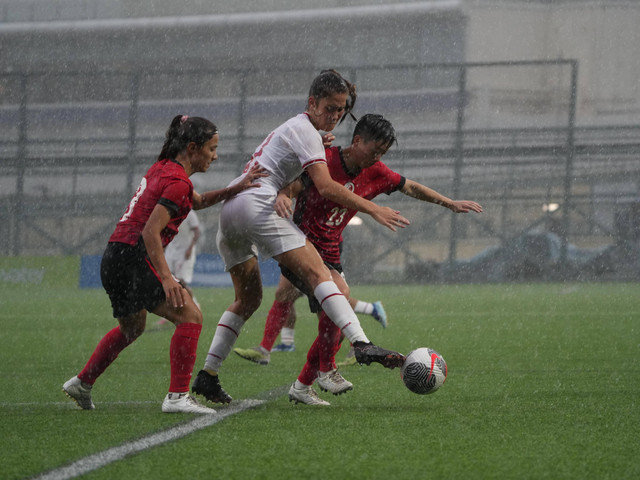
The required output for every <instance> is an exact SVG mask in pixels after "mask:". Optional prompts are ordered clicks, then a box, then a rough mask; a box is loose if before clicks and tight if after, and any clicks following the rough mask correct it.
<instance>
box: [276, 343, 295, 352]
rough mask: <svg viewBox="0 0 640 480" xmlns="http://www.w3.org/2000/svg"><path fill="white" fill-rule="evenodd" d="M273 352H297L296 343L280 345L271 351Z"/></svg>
mask: <svg viewBox="0 0 640 480" xmlns="http://www.w3.org/2000/svg"><path fill="white" fill-rule="evenodd" d="M271 351H272V352H295V351H296V345H295V344H294V343H279V344H278V345H276V346H275V347H273V348H272V349H271Z"/></svg>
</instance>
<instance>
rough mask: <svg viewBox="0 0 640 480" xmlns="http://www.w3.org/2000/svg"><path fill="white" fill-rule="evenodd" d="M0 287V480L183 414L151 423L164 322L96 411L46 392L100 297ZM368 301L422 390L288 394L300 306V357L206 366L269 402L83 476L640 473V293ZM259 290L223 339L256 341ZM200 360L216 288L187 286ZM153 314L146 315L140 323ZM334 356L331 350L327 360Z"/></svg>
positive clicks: (305, 338)
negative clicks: (316, 398)
mask: <svg viewBox="0 0 640 480" xmlns="http://www.w3.org/2000/svg"><path fill="white" fill-rule="evenodd" d="M48 278H49V277H46V279H45V280H46V281H45V283H43V284H40V285H29V284H7V283H2V284H0V289H1V292H2V294H1V295H0V306H1V309H0V326H1V331H2V333H1V336H0V349H1V351H2V362H1V363H0V373H1V378H2V386H3V389H2V390H3V398H2V400H1V401H0V416H1V418H2V421H1V422H0V446H1V447H2V452H3V453H2V459H1V460H0V472H2V474H1V475H0V476H2V478H24V477H28V476H32V475H36V474H38V473H41V472H45V471H48V470H51V469H54V468H56V467H60V466H62V465H65V464H69V463H70V462H72V461H74V460H77V459H80V458H82V457H84V456H87V455H90V454H92V453H96V452H100V451H102V450H104V449H106V448H109V447H113V446H117V445H120V444H122V443H123V442H126V441H130V440H135V439H139V438H143V437H144V436H146V435H148V434H150V433H153V432H158V431H162V430H165V429H167V428H170V427H171V426H174V425H177V424H179V423H182V422H184V421H185V420H188V419H191V418H193V417H190V416H188V418H187V417H185V416H172V415H165V414H162V413H161V412H160V403H161V401H162V398H163V397H164V395H165V393H166V389H167V386H168V377H169V362H168V347H169V339H170V336H171V330H170V329H167V330H161V331H149V332H147V333H146V334H145V335H144V336H143V337H141V338H140V339H139V340H138V341H137V342H136V343H135V344H134V345H132V346H131V347H129V348H128V349H127V350H125V351H124V352H123V353H122V354H121V356H120V358H118V360H117V361H116V363H115V364H114V365H112V366H111V368H109V369H108V370H107V372H106V373H105V374H104V375H103V376H102V377H101V378H100V379H99V380H98V382H97V383H96V386H95V388H94V402H95V403H96V405H97V409H96V410H95V411H91V412H85V411H81V410H77V409H75V408H74V407H73V406H72V404H71V403H70V402H68V401H67V400H66V399H65V397H64V396H63V394H62V393H61V390H60V387H61V385H62V383H63V382H64V381H65V380H67V379H68V378H69V377H70V376H72V375H73V374H75V373H77V372H78V371H79V370H80V369H81V368H82V366H83V365H84V362H85V361H86V360H87V358H88V356H89V355H90V353H91V351H92V350H93V348H94V347H95V344H96V343H97V341H98V340H99V339H100V338H101V336H102V335H103V334H104V333H105V332H106V331H107V330H108V329H109V328H111V326H112V325H113V324H114V321H113V319H112V318H111V315H110V311H109V305H108V300H107V298H106V295H105V294H104V293H103V292H102V291H100V290H79V289H77V288H76V285H75V284H74V283H73V282H70V281H65V280H63V279H64V278H67V277H66V276H65V275H61V276H60V277H59V278H60V280H59V281H50V280H48ZM352 291H353V294H354V295H355V296H357V297H359V298H363V299H368V300H371V301H373V300H382V301H383V302H384V304H385V307H386V309H387V312H388V314H389V321H390V325H389V328H387V329H386V330H383V329H382V328H381V327H380V326H379V325H378V324H377V323H376V322H375V321H373V320H371V319H370V318H369V317H361V319H362V323H363V325H364V327H365V329H366V331H367V332H368V334H369V336H370V337H371V339H372V340H373V341H374V342H376V343H378V344H380V345H383V346H386V347H389V348H395V349H398V350H400V351H403V352H405V353H406V352H408V351H409V350H411V349H413V348H417V347H419V346H429V347H432V348H435V349H437V350H439V351H440V353H442V354H443V356H444V358H445V359H446V360H447V363H448V366H449V377H448V379H447V382H446V383H445V385H444V386H443V387H442V389H441V390H439V391H438V392H436V393H435V394H433V395H429V396H418V395H414V394H412V393H410V392H409V391H408V390H407V389H405V388H404V386H403V385H402V382H401V380H400V378H399V374H398V371H390V370H385V369H383V368H382V367H380V366H379V365H372V366H370V367H358V366H355V367H345V368H344V369H343V374H344V376H345V377H347V378H348V379H349V380H350V381H352V382H353V383H354V384H355V389H354V391H353V392H349V393H348V394H346V395H342V396H339V397H333V396H331V395H328V394H323V395H322V396H323V398H325V399H326V400H329V401H330V402H331V404H332V405H331V406H330V407H327V408H309V407H307V406H303V405H297V406H296V405H293V404H291V403H289V402H288V401H287V398H286V395H285V394H282V392H286V385H288V384H289V383H291V382H292V381H293V380H294V379H295V377H296V375H297V374H298V372H299V370H300V368H301V367H302V365H303V362H304V358H305V354H306V349H305V347H308V346H309V345H310V344H311V342H312V340H313V338H314V336H315V328H316V325H317V323H316V322H315V320H314V318H313V317H312V316H311V314H309V313H308V309H307V308H306V305H305V304H304V303H303V302H302V301H301V302H298V312H299V322H298V328H297V330H296V345H297V347H298V349H297V351H296V352H294V353H274V354H272V361H271V364H270V365H268V366H264V367H263V366H258V365H254V364H250V363H248V362H246V361H244V360H242V359H240V358H239V357H237V356H235V355H233V354H232V356H231V357H229V359H228V360H227V361H226V362H225V364H224V366H223V370H222V372H221V380H222V383H223V385H224V387H225V388H226V389H227V390H228V391H229V392H230V393H231V394H232V395H233V396H234V398H236V399H238V400H240V399H243V398H263V397H264V392H266V391H270V390H272V389H274V388H279V387H282V388H281V389H280V390H278V391H279V392H281V394H280V395H279V396H276V397H275V398H273V399H271V400H270V401H269V402H267V403H265V404H263V405H262V406H260V407H257V408H255V409H253V410H247V411H244V412H242V413H240V414H238V415H234V416H232V417H229V418H227V419H225V420H224V421H222V422H220V423H217V424H215V425H212V426H210V427H207V428H205V429H203V430H199V431H197V432H194V433H192V434H190V435H187V436H186V437H184V438H182V439H180V440H177V441H174V442H171V443H167V444H164V445H162V446H158V447H154V448H152V449H149V450H148V451H145V452H143V453H140V454H136V455H133V456H130V457H128V458H126V459H124V460H120V461H117V462H115V463H112V464H110V465H108V466H106V467H103V468H100V469H98V470H96V471H93V472H91V473H89V474H87V475H86V476H85V477H83V478H91V479H111V478H136V477H137V478H177V477H179V476H181V477H184V476H189V477H192V478H204V477H205V476H211V478H230V479H235V478H239V479H249V478H250V479H261V478H264V479H271V478H279V479H288V478H292V479H293V478H323V479H324V478H356V479H359V478H366V479H386V478H518V479H523V478H531V479H539V478H552V479H555V478H576V479H577V478H580V479H583V478H593V479H603V478H611V479H619V478H638V477H640V460H638V459H639V458H640V446H639V445H638V441H637V439H638V438H639V436H640V409H639V408H638V400H637V399H638V398H639V394H640V332H639V329H640V327H639V321H640V285H636V284H567V285H560V284H547V285H448V286H430V285H426V286H416V285H411V286H396V285H386V286H375V287H364V286H352ZM272 294H273V290H272V289H268V290H266V291H265V302H264V305H263V306H262V307H261V309H260V311H259V312H258V313H257V314H256V315H255V316H254V318H252V319H251V320H250V321H249V322H248V323H247V325H246V326H245V328H244V331H243V333H242V335H241V337H240V338H239V340H238V343H237V346H243V347H248V346H253V345H255V344H257V343H258V342H259V339H260V337H261V335H262V329H263V327H264V318H265V315H266V311H267V309H268V307H269V306H270V303H271V300H272V298H273V296H272ZM196 295H197V297H198V299H199V301H200V303H201V304H202V307H203V311H204V312H205V328H204V330H203V334H202V336H201V341H200V345H199V350H198V360H197V362H196V369H199V368H200V366H201V365H202V362H203V359H204V357H205V355H206V351H207V349H208V346H209V343H210V340H211V338H212V335H213V330H214V327H215V324H216V322H217V319H218V317H219V315H220V314H221V312H222V311H223V310H224V309H225V308H226V306H227V304H228V303H229V302H230V301H231V299H232V295H233V294H232V292H231V291H230V290H228V289H211V290H209V289H198V290H196ZM154 321H155V318H153V317H150V324H152V323H153V322H154ZM345 353H346V348H344V347H343V350H342V351H341V352H339V354H338V357H339V360H340V359H341V358H342V356H344V354H345Z"/></svg>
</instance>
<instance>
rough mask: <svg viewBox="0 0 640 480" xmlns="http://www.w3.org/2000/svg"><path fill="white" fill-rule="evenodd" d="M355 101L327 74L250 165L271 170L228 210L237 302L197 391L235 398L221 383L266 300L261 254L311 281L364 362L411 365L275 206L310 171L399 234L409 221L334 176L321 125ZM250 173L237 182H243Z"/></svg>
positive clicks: (225, 317) (338, 197)
mask: <svg viewBox="0 0 640 480" xmlns="http://www.w3.org/2000/svg"><path fill="white" fill-rule="evenodd" d="M355 99H356V92H355V86H354V85H353V84H351V83H350V82H348V81H347V80H346V79H344V78H343V77H342V76H341V75H340V74H339V73H338V72H336V71H335V70H324V71H322V72H321V73H320V74H319V75H318V76H317V77H316V78H315V79H314V80H313V82H312V84H311V88H310V90H309V96H308V102H307V108H306V110H305V112H304V113H301V114H299V115H296V116H295V117H293V118H291V119H289V120H288V121H286V122H285V123H283V124H282V125H280V126H279V127H278V128H276V129H275V130H274V131H273V132H271V133H270V134H269V135H268V136H267V138H266V139H265V140H264V141H263V142H262V144H261V145H260V146H258V148H257V149H256V151H255V152H254V154H253V155H252V157H251V159H250V161H249V162H248V163H247V166H246V168H245V172H248V171H249V170H250V169H251V168H252V167H254V166H255V165H260V166H261V167H262V168H264V169H265V170H266V171H267V172H268V173H269V176H267V177H264V178H259V179H257V180H256V182H257V183H259V184H260V186H261V188H254V189H251V190H245V191H244V192H242V193H240V194H239V195H237V196H236V197H235V198H234V199H230V200H228V201H226V202H225V203H224V205H223V207H222V210H221V213H220V221H219V229H218V235H217V239H216V240H217V246H218V251H219V252H220V255H221V256H222V259H223V261H224V264H225V269H226V270H227V271H229V273H230V274H231V279H232V282H233V285H234V290H235V301H234V302H233V303H232V304H231V305H230V306H229V307H228V308H227V310H226V311H225V312H224V313H223V314H222V317H221V318H220V321H219V322H218V326H217V328H216V331H215V335H214V337H213V340H212V342H211V347H210V348H209V352H208V355H207V359H206V361H205V364H204V368H203V369H202V370H200V372H198V375H197V377H196V379H195V380H194V381H193V384H192V388H191V389H192V392H194V393H197V394H200V395H203V396H204V397H205V398H207V400H209V401H212V402H221V403H229V402H230V401H231V396H230V395H229V394H227V392H225V391H224V390H223V389H222V387H221V385H220V380H219V378H218V371H219V369H220V366H221V365H222V362H223V361H224V360H225V359H226V358H227V356H228V355H229V353H230V352H231V350H232V348H233V346H234V344H235V342H236V339H237V338H238V335H239V334H240V331H241V330H242V326H243V325H244V322H245V321H247V320H248V319H249V318H250V317H251V315H252V314H253V313H254V312H255V311H256V310H257V309H258V307H259V306H260V303H261V302H262V280H261V278H260V268H259V265H258V251H260V253H261V255H262V256H263V257H265V258H269V257H273V258H274V259H275V260H276V261H277V262H278V263H280V264H281V265H283V266H285V267H286V268H288V269H289V270H291V271H292V272H293V273H294V274H295V275H296V276H297V277H298V278H300V279H301V280H302V281H304V282H305V283H306V284H307V285H308V286H309V288H310V289H311V291H313V292H314V296H315V297H316V298H317V300H318V302H319V303H320V305H322V308H323V310H324V311H325V313H326V314H327V315H328V316H329V318H330V319H331V320H332V321H333V322H334V323H335V324H336V325H337V326H338V327H339V328H340V329H341V330H342V332H343V333H344V335H345V336H346V337H347V339H348V340H349V341H350V342H351V343H352V344H353V346H354V349H355V354H356V359H357V361H358V362H359V363H361V364H366V365H369V364H370V363H371V362H377V363H380V364H382V365H383V366H384V367H386V368H395V367H400V366H401V365H402V364H403V362H404V356H403V355H402V354H401V353H398V352H394V351H391V350H386V349H384V348H381V347H378V346H376V345H374V344H372V343H371V342H370V341H369V339H368V338H367V336H366V334H365V333H364V331H363V329H362V327H361V326H360V321H359V320H358V317H357V316H356V314H355V313H354V312H353V309H352V308H351V306H350V305H349V302H348V300H347V299H346V298H345V297H344V295H343V294H342V293H341V291H340V289H339V288H338V287H337V285H336V284H335V282H334V281H333V279H332V277H331V273H330V272H329V269H328V268H327V267H326V265H325V264H324V262H323V261H322V259H321V257H320V255H319V254H318V252H317V251H316V249H315V247H314V246H313V245H312V244H311V243H310V242H309V241H308V240H307V238H306V237H305V235H304V233H302V231H301V230H300V229H299V228H298V227H297V226H296V225H295V224H294V223H293V221H292V220H291V219H289V218H282V217H280V216H278V214H277V213H276V211H275V209H274V202H275V199H276V197H277V194H278V191H279V190H280V189H281V188H283V187H284V186H286V185H288V184H290V183H291V182H292V181H293V180H295V179H296V178H297V177H298V176H300V175H301V174H302V173H303V172H306V173H307V174H308V175H309V177H310V178H311V180H312V181H313V183H314V185H315V186H316V188H317V189H318V191H319V192H320V194H321V195H322V196H323V197H326V198H329V199H331V200H333V201H335V202H337V203H340V204H342V205H344V206H346V207H348V208H352V209H355V210H358V211H360V212H363V213H367V214H369V215H371V216H372V217H373V218H374V219H375V220H376V221H377V222H379V223H380V224H382V225H384V226H386V227H387V228H389V229H391V230H392V231H396V229H397V228H399V227H401V228H403V227H405V226H406V225H409V221H408V220H407V219H406V218H404V217H403V216H402V215H400V213H399V212H398V211H396V210H393V209H391V208H389V207H381V206H379V205H376V204H374V203H373V202H371V201H369V200H365V199H364V198H362V197H359V196H358V195H356V194H354V193H353V192H350V191H349V190H348V189H347V188H345V187H344V186H343V185H341V184H339V183H337V182H335V181H334V180H333V179H332V178H331V175H330V174H329V169H328V167H327V163H326V157H325V149H324V145H323V140H322V136H321V135H320V133H319V130H322V131H325V132H331V131H332V130H333V129H334V127H335V126H336V125H337V124H338V122H339V121H340V120H341V118H342V117H343V116H344V115H345V114H347V113H349V112H350V111H351V109H352V108H353V105H354V102H355ZM243 175H244V174H243ZM243 175H241V176H240V177H238V178H237V179H236V180H234V181H233V182H232V184H233V183H235V182H238V181H241V180H242V178H243ZM314 393H315V391H313V389H311V388H309V389H308V391H305V392H299V394H300V395H301V396H303V395H314Z"/></svg>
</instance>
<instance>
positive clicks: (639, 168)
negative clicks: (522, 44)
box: [0, 60, 640, 282]
mask: <svg viewBox="0 0 640 480" xmlns="http://www.w3.org/2000/svg"><path fill="white" fill-rule="evenodd" d="M339 70H340V71H341V72H342V73H343V75H344V76H345V77H346V78H349V79H350V80H352V81H354V82H355V83H356V84H357V85H358V92H359V93H358V101H357V104H356V114H357V115H361V114H364V113H370V112H375V113H382V114H383V115H385V116H386V117H387V118H389V119H390V120H391V121H392V123H393V124H394V126H395V128H396V130H397V133H398V145H397V146H394V147H393V148H392V150H391V151H390V152H389V153H388V154H387V155H386V156H385V157H384V159H383V160H384V161H385V163H387V164H388V165H389V166H390V167H391V168H393V169H394V170H396V171H398V172H400V173H401V174H403V175H405V176H406V177H407V178H410V179H412V180H415V181H417V182H420V183H422V184H425V185H427V186H429V187H431V188H434V189H435V190H437V191H439V192H440V193H443V194H444V195H447V196H449V197H451V198H455V199H468V200H476V201H478V202H480V203H481V204H483V206H484V209H485V211H484V213H483V214H481V215H475V214H467V215H454V214H452V213H451V212H450V211H448V210H446V209H443V208H441V207H438V206H434V205H431V204H425V203H422V202H419V201H416V200H413V199H409V198H408V197H405V196H404V195H402V194H401V193H395V194H393V195H391V196H389V198H386V196H385V198H379V199H378V200H377V201H378V202H380V203H382V204H386V205H390V206H394V207H397V208H398V209H399V210H400V211H401V212H402V213H403V214H404V215H405V216H407V217H408V218H409V219H410V220H411V221H412V225H411V227H409V228H407V229H405V230H402V231H400V232H398V233H392V232H389V231H386V230H385V229H384V228H383V227H381V226H379V225H377V224H375V222H373V221H372V220H371V219H369V218H363V219H362V220H363V222H362V224H361V225H359V226H349V227H348V228H347V230H346V235H345V238H346V242H345V256H344V263H345V267H346V268H347V269H348V271H349V272H350V278H353V279H354V280H356V281H368V282H376V281H412V280H417V281H427V280H432V279H433V280H469V279H471V280H507V279H520V278H543V279H544V278H573V277H583V278H596V277H598V278H605V277H606V278H637V277H638V270H639V269H638V264H639V260H638V239H639V236H640V235H639V233H638V230H639V229H640V226H639V225H640V220H639V217H640V215H639V212H638V185H639V181H640V178H639V177H640V162H638V159H637V154H638V151H640V127H639V126H637V125H617V126H615V127H612V126H589V127H585V126H580V122H579V118H578V116H577V115H578V113H577V111H578V110H579V109H578V105H579V98H578V97H577V90H576V84H577V75H578V65H577V63H576V62H575V61H571V60H558V61H539V62H499V63H472V64H470V63H466V64H423V65H397V66H393V65H387V66H384V67H380V66H365V67H357V68H356V67H343V68H339ZM316 74H317V70H311V69H308V68H306V69H300V70H279V69H263V70H261V69H246V70H224V71H211V70H208V69H196V70H184V69H183V70H180V71H162V72H158V71H139V72H135V73H113V72H109V71H104V72H102V71H91V72H73V73H64V74H59V73H58V74H47V73H37V72H31V73H28V74H20V73H10V74H1V75H0V122H2V129H0V154H1V155H2V157H1V158H2V159H1V161H0V162H1V163H0V165H1V168H0V222H1V224H2V225H3V235H2V241H1V242H0V255H57V254H80V255H83V254H97V253H101V252H102V250H103V248H104V244H105V242H106V239H107V238H108V235H109V234H110V232H111V231H112V230H113V227H114V223H115V222H116V221H117V219H118V218H119V217H120V215H121V214H122V210H123V208H124V207H125V206H126V204H127V203H128V201H129V199H130V196H131V195H132V193H133V191H134V190H135V188H136V186H137V184H138V182H139V180H140V178H141V176H142V175H143V174H144V172H145V171H146V170H147V168H148V167H149V165H150V164H151V163H152V162H153V161H154V160H155V157H156V156H157V154H158V153H159V150H160V147H161V144H162V140H163V135H164V131H165V130H166V128H167V127H168V125H169V122H170V120H171V118H172V117H173V116H174V115H176V114H185V113H186V114H189V115H202V116H205V117H207V118H210V119H211V120H213V121H214V122H215V123H216V124H217V125H218V127H219V128H220V132H221V140H220V149H219V154H220V160H219V162H218V163H217V164H215V165H213V166H212V168H211V169H210V171H209V172H208V173H207V174H206V175H202V174H196V175H195V176H194V177H192V178H193V179H194V183H195V184H196V187H197V188H198V189H199V190H205V189H210V188H220V187H222V186H224V185H225V184H226V183H227V182H228V181H229V180H231V179H232V178H233V177H235V176H236V175H237V174H238V173H239V172H240V171H241V169H242V167H243V165H244V163H245V162H246V160H247V159H248V157H249V155H250V154H251V153H252V151H253V149H254V148H255V147H256V146H257V145H258V144H259V143H260V141H261V140H262V139H263V138H264V137H265V136H266V135H267V134H268V133H269V131H270V130H272V129H273V128H275V127H276V126H277V125H279V124H280V123H281V122H283V121H284V120H286V119H287V118H289V117H291V116H293V115H295V114H297V113H299V112H301V111H303V110H304V107H305V105H306V97H307V93H308V86H309V84H310V82H311V80H312V79H313V77H314V76H315V75H316ZM353 125H354V123H353V122H352V121H351V120H346V121H345V122H344V123H343V124H342V125H341V126H339V127H338V128H337V129H336V131H335V132H334V133H335V134H336V136H337V140H336V143H337V144H339V145H347V144H348V142H349V141H350V139H351V131H352V129H353ZM217 214H218V210H217V207H213V208H211V209H209V210H208V211H203V212H202V215H201V217H202V219H203V222H204V225H205V227H206V229H207V236H206V238H207V239H206V241H205V243H204V244H203V245H202V249H201V251H204V252H209V253H215V244H214V241H213V239H214V238H215V230H216V228H217Z"/></svg>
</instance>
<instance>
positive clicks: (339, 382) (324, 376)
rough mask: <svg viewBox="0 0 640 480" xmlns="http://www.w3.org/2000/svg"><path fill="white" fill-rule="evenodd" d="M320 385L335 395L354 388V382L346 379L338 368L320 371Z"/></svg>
mask: <svg viewBox="0 0 640 480" xmlns="http://www.w3.org/2000/svg"><path fill="white" fill-rule="evenodd" d="M318 386H319V387H320V389H321V390H324V391H325V392H331V393H333V394H334V395H340V394H343V393H345V392H348V391H349V390H353V383H351V382H349V381H348V380H345V379H344V377H343V376H342V375H340V372H338V369H337V368H336V369H333V370H331V371H330V372H320V373H319V374H318Z"/></svg>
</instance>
